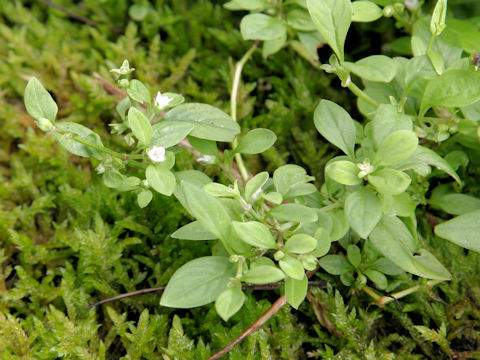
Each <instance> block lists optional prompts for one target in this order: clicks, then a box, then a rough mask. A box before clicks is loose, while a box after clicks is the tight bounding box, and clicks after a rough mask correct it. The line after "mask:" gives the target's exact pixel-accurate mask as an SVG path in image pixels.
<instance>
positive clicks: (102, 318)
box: [0, 0, 480, 359]
mask: <svg viewBox="0 0 480 360" xmlns="http://www.w3.org/2000/svg"><path fill="white" fill-rule="evenodd" d="M457 3H458V4H457ZM457 3H455V2H454V1H452V2H451V7H452V11H453V12H454V13H455V14H458V16H459V17H462V16H463V17H465V16H469V15H470V14H471V13H472V9H473V11H475V9H476V10H477V13H478V5H477V4H475V3H473V2H472V3H468V2H465V4H461V3H460V2H459V1H458V2H457ZM55 4H57V5H61V6H63V7H64V8H66V9H68V10H69V11H71V13H74V14H77V15H81V16H83V17H86V18H88V19H90V20H91V21H93V22H94V24H93V23H90V24H85V22H84V21H82V20H81V19H79V18H78V17H77V18H75V17H72V16H71V14H70V16H68V14H66V13H65V11H61V10H58V9H56V8H54V7H52V6H48V5H51V2H49V1H44V2H28V1H12V2H1V3H0V49H1V50H0V55H1V62H0V66H1V71H0V84H1V89H2V92H1V96H0V102H1V105H0V107H1V109H2V110H3V111H2V112H1V114H0V124H1V131H0V143H1V146H0V179H1V182H0V199H1V205H2V206H1V208H0V244H1V246H0V249H1V250H0V263H1V268H0V293H1V297H0V355H1V357H2V359H57V358H62V357H64V358H67V359H120V358H125V359H143V358H144V359H160V358H163V359H207V358H208V357H209V356H210V355H212V354H213V353H214V352H215V351H217V350H219V349H220V348H222V347H224V346H226V345H227V344H229V343H230V342H231V341H232V340H233V339H235V338H236V337H237V336H238V335H239V334H240V333H241V332H242V331H243V330H244V329H245V328H247V327H248V326H249V325H250V324H251V323H252V322H254V321H255V320H256V319H257V318H258V317H259V316H261V315H262V314H263V313H264V312H265V311H266V310H267V309H268V307H269V306H270V304H271V303H272V302H273V301H275V300H276V298H277V297H278V295H279V292H278V291H261V292H257V291H250V292H247V300H246V304H245V306H244V309H243V310H242V311H241V312H239V313H238V314H237V315H235V316H234V317H233V318H232V319H231V320H229V321H228V322H223V321H221V319H220V318H219V317H218V316H217V314H216V313H215V309H214V306H213V305H208V306H205V307H201V308H195V309H191V310H173V309H169V308H164V307H160V306H159V295H158V294H149V295H142V296H137V297H132V298H127V299H123V300H119V301H116V302H113V303H110V304H107V305H103V306H100V307H97V308H94V309H85V307H86V306H87V305H89V304H90V303H92V302H95V301H97V300H99V299H102V298H106V297H109V296H115V295H117V294H119V293H123V292H129V291H134V290H138V289H142V288H148V287H157V286H163V285H165V284H166V283H167V282H168V280H169V279H170V277H171V276H172V274H173V273H174V272H175V270H176V269H177V268H179V267H180V266H181V265H182V264H184V263H186V262H187V261H189V260H191V259H193V258H195V257H198V256H201V255H202V254H204V255H207V254H208V253H209V247H207V245H206V244H205V243H204V242H190V241H184V242H182V241H178V240H175V239H172V238H171V237H170V236H169V235H170V234H172V233H173V232H174V231H175V230H176V229H177V228H179V227H180V226H181V225H183V224H185V223H187V222H188V217H187V214H186V212H185V211H184V210H183V208H182V207H181V206H180V205H179V204H178V203H177V202H176V201H175V200H174V199H173V198H168V197H164V196H162V195H158V194H157V195H155V197H154V199H153V201H152V204H151V205H150V206H149V207H148V208H146V209H139V208H138V206H137V204H136V198H135V196H133V195H132V194H128V193H119V192H115V191H112V190H111V189H108V188H106V187H105V186H104V185H103V184H102V183H101V181H100V179H99V177H98V176H97V175H96V174H95V173H94V170H93V169H94V167H93V166H92V164H91V163H90V162H89V161H86V160H84V159H82V158H78V157H75V156H72V155H69V154H68V153H67V152H66V151H65V150H63V148H61V147H59V146H58V144H57V143H56V142H55V140H54V139H53V137H51V136H45V135H44V134H43V133H41V132H40V131H38V129H36V128H35V127H33V120H32V119H31V117H30V116H29V115H28V114H27V113H26V112H25V108H24V105H23V100H22V96H23V91H24V88H25V84H26V80H28V79H29V78H30V77H31V76H36V77H38V78H39V79H41V80H42V83H43V84H44V85H45V86H46V88H47V89H48V90H49V91H50V93H51V94H52V96H53V97H54V98H55V100H56V102H57V104H58V105H59V118H61V119H62V120H66V121H72V122H78V123H82V124H84V125H86V126H88V127H89V128H91V129H95V130H96V131H97V132H99V133H100V134H102V138H103V139H107V141H108V142H109V143H110V145H112V146H114V147H115V146H116V147H119V148H121V147H122V146H123V144H122V143H121V139H120V137H116V136H113V135H110V134H109V129H108V126H107V124H108V123H110V122H112V117H113V115H112V114H113V113H114V112H113V108H114V106H115V101H116V98H115V96H114V95H112V94H109V93H108V92H107V91H105V89H104V88H103V86H101V84H99V83H98V82H97V81H96V80H95V77H94V76H93V74H94V73H95V72H96V73H99V74H100V75H101V76H102V77H104V78H105V79H107V80H108V81H110V82H111V83H112V84H114V79H113V76H112V74H110V73H109V69H110V68H113V67H117V66H118V65H119V64H120V63H121V61H122V60H123V59H125V58H126V59H129V61H130V62H131V63H132V64H133V66H134V67H135V68H136V69H137V70H136V76H137V77H138V78H139V79H140V80H141V81H143V82H145V83H147V84H149V85H150V86H151V88H158V89H160V90H162V91H164V90H165V91H176V92H179V93H182V94H184V95H185V96H186V97H187V98H188V99H189V100H192V101H198V102H205V103H208V104H213V105H215V106H218V107H220V108H222V109H225V110H226V111H227V110H228V107H229V104H228V101H229V93H228V91H229V90H228V89H229V88H230V86H231V81H232V80H231V76H230V72H231V68H230V66H231V65H229V59H232V60H230V63H232V62H233V59H239V58H241V56H242V55H243V54H244V53H245V51H246V50H247V49H248V46H249V44H247V43H246V42H245V41H244V40H242V37H241V35H240V33H239V31H238V30H237V29H238V24H239V22H240V19H241V16H239V15H238V14H235V13H232V12H229V11H227V10H225V9H224V8H222V6H221V5H222V2H220V1H219V2H214V1H187V0H185V1H183V0H182V1H171V2H170V1H156V2H154V3H153V2H152V6H153V7H154V8H155V9H156V11H151V12H149V13H148V14H142V13H141V11H140V10H139V8H138V7H137V8H135V7H132V5H141V4H140V2H139V3H138V4H136V3H135V2H127V1H104V2H96V1H84V2H81V3H77V2H71V1H67V0H65V1H57V2H55ZM139 11H140V13H139ZM143 15H145V17H143ZM384 20H385V21H384ZM384 20H382V23H381V24H382V25H381V27H383V29H384V30H385V29H386V30H385V31H382V30H380V31H375V30H374V29H372V28H371V27H364V26H358V27H356V28H354V31H355V35H354V36H355V37H357V36H358V37H357V38H358V39H362V36H363V35H365V34H367V35H370V36H375V37H377V38H378V39H379V41H380V42H385V43H388V41H391V40H392V39H393V38H395V37H396V36H397V34H396V32H395V30H394V28H393V26H392V24H391V22H390V23H389V22H388V20H387V19H384ZM389 37H390V38H389ZM353 42H355V41H353ZM368 44H369V42H368V41H365V40H359V41H358V43H354V44H347V45H348V46H350V47H351V52H350V53H351V54H352V53H353V54H363V55H366V54H368V53H369V47H368ZM387 51H388V49H387ZM375 52H376V51H375ZM243 81H244V83H243V85H242V86H241V88H240V93H239V108H238V114H239V119H240V124H241V126H242V128H244V129H250V128H256V127H259V126H261V127H265V128H268V129H271V130H273V131H274V132H275V133H276V134H277V136H278V137H279V141H278V142H277V144H276V146H275V148H274V149H270V150H269V151H267V152H266V153H264V154H263V155H262V156H253V157H249V158H248V160H247V166H248V167H249V169H251V170H252V172H253V173H256V172H257V171H261V170H262V169H268V170H272V169H275V168H276V167H278V166H279V165H283V164H285V163H287V162H289V161H290V162H294V163H297V164H302V165H304V166H305V167H306V168H307V169H308V171H309V173H310V174H312V175H314V176H316V178H317V181H319V182H321V180H322V179H323V170H324V166H325V164H326V162H327V161H328V160H329V159H330V158H332V157H333V156H334V155H335V152H334V150H333V148H332V147H331V146H329V145H327V144H326V143H324V142H323V140H321V139H320V138H319V136H318V135H317V133H316V131H315V126H314V124H313V121H312V118H313V110H314V107H315V105H316V102H317V100H316V99H318V98H320V97H323V98H328V99H330V100H332V101H335V102H338V103H341V104H342V105H343V106H344V107H345V108H346V109H348V110H350V111H352V112H353V113H355V111H356V110H355V104H354V103H353V101H354V100H353V97H349V95H345V92H344V91H343V90H342V89H340V87H339V86H338V84H336V82H334V81H333V78H332V77H331V76H329V75H325V74H323V73H320V72H318V71H317V70H315V69H313V68H312V67H311V66H310V64H308V62H306V61H305V60H304V59H302V58H300V57H299V56H298V55H297V54H296V53H295V52H293V51H292V50H289V49H285V50H284V51H282V52H280V53H279V54H277V55H276V56H275V57H270V58H268V59H263V58H262V57H261V56H260V55H259V54H255V56H254V57H253V59H252V60H251V61H250V62H249V63H248V66H246V67H245V70H244V78H243ZM103 135H104V136H103ZM177 166H180V167H181V168H183V169H185V168H194V167H196V166H197V165H196V164H195V163H194V162H193V161H192V157H191V155H189V154H188V153H187V152H184V153H181V154H179V155H178V156H177ZM472 169H473V170H472ZM466 171H467V170H465V172H466ZM464 175H465V176H464V178H467V179H471V180H470V182H471V183H472V185H471V188H472V194H475V193H476V194H477V195H478V185H476V186H475V180H474V179H475V177H477V178H478V166H477V168H475V167H471V168H469V173H466V174H464ZM425 211H426V208H424V209H421V210H420V212H419V213H418V214H417V215H418V218H419V223H420V226H421V228H422V231H423V232H422V233H423V234H424V238H423V239H422V241H423V242H424V243H425V245H424V246H425V247H426V248H428V249H430V250H431V251H432V252H434V253H435V255H436V256H437V257H438V258H439V260H440V261H441V262H442V263H443V264H444V265H445V266H447V267H448V269H449V270H450V271H451V273H452V274H454V277H453V279H452V281H450V282H444V283H442V284H440V285H439V286H438V287H436V288H435V289H434V290H431V289H430V288H429V287H428V286H427V284H426V282H422V281H419V280H412V279H411V277H405V278H404V279H402V278H400V279H398V280H397V283H396V284H394V285H395V286H400V285H403V286H405V287H408V286H414V285H419V286H420V290H419V291H417V292H415V293H414V294H412V295H410V296H409V297H406V298H404V299H402V300H401V301H399V302H395V301H391V302H390V303H388V304H387V305H386V306H385V307H383V308H381V309H379V308H376V307H375V306H373V305H372V306H369V302H370V301H371V298H369V297H367V296H366V295H365V294H364V293H357V292H354V291H349V288H347V287H345V286H344V285H342V283H341V282H340V281H339V279H338V277H334V276H330V275H328V274H326V273H320V274H318V275H317V276H318V277H317V279H319V280H326V281H327V282H328V286H326V287H324V288H323V287H320V288H313V289H311V295H310V296H309V301H308V302H306V303H304V304H302V305H301V307H300V309H299V310H298V311H293V309H290V308H287V307H285V308H283V309H282V310H281V311H280V312H279V313H278V314H277V315H276V316H275V317H274V318H272V319H271V320H269V322H268V323H267V324H266V325H265V326H264V327H262V328H261V329H260V330H259V331H257V332H255V333H254V334H252V335H251V336H250V337H249V338H247V339H246V340H245V341H244V342H242V343H241V344H239V345H238V346H237V347H236V348H234V349H233V350H232V351H231V352H230V353H229V355H227V356H226V357H227V358H230V359H304V358H309V357H313V358H315V357H316V358H324V359H417V358H418V359H421V358H428V359H448V358H455V357H456V358H458V359H461V358H479V355H478V347H479V341H480V339H479V335H478V334H479V332H478V330H479V321H480V309H479V302H480V286H479V281H478V273H479V270H480V269H479V266H480V265H479V256H478V255H477V254H476V253H474V252H468V251H464V250H463V249H461V248H459V247H457V246H455V245H453V244H450V243H446V242H445V241H441V240H440V239H438V238H436V237H434V236H433V232H432V226H431V225H432V224H431V221H434V220H435V219H432V218H430V217H428V216H427V215H425V214H426V212H425ZM429 221H430V222H429ZM393 288H394V287H392V289H393Z"/></svg>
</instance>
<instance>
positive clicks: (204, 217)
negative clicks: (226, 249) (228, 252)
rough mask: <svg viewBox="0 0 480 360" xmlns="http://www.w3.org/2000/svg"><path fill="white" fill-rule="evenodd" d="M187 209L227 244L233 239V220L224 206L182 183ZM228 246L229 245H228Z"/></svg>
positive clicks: (206, 228)
mask: <svg viewBox="0 0 480 360" xmlns="http://www.w3.org/2000/svg"><path fill="white" fill-rule="evenodd" d="M180 187H181V190H182V192H183V195H184V196H185V198H184V201H185V205H186V206H185V208H186V209H187V210H188V211H189V212H190V213H191V214H192V215H193V216H194V217H195V218H196V219H197V220H198V221H199V222H200V224H202V226H203V227H204V228H205V230H207V231H209V232H211V233H212V234H214V235H215V236H216V237H218V238H220V239H222V240H223V241H224V242H226V241H227V240H228V239H230V237H231V219H230V216H229V215H228V213H227V211H226V210H225V208H224V207H223V206H222V204H221V203H220V202H219V201H218V200H217V199H215V198H214V197H213V196H211V195H209V194H207V193H206V192H205V191H203V190H202V189H200V188H198V187H197V186H195V185H193V184H190V183H188V182H186V181H182V183H181V185H180ZM227 246H228V244H227Z"/></svg>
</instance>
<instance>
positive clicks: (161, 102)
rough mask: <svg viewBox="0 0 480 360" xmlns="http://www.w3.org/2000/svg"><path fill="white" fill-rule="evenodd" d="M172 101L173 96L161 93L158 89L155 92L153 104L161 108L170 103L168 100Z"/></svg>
mask: <svg viewBox="0 0 480 360" xmlns="http://www.w3.org/2000/svg"><path fill="white" fill-rule="evenodd" d="M172 101H173V98H171V97H168V96H165V95H162V93H161V92H160V91H159V92H157V96H156V97H155V106H156V107H157V108H158V109H159V110H161V109H163V108H165V107H167V106H168V104H170V102H172Z"/></svg>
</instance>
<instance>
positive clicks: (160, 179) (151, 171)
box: [145, 165, 177, 196]
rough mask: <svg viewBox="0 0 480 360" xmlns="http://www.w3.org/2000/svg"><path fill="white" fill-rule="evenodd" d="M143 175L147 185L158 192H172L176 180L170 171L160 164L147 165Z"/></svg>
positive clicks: (170, 193) (169, 193) (166, 193)
mask: <svg viewBox="0 0 480 360" xmlns="http://www.w3.org/2000/svg"><path fill="white" fill-rule="evenodd" d="M145 177H146V178H147V181H148V184H149V186H151V187H152V188H153V189H154V190H156V191H158V192H159V193H160V194H163V195H166V196H170V195H172V194H173V191H174V190H175V185H176V184H177V181H176V179H175V175H173V173H172V172H171V171H169V170H167V169H165V168H164V167H162V166H156V165H148V167H147V170H146V171H145Z"/></svg>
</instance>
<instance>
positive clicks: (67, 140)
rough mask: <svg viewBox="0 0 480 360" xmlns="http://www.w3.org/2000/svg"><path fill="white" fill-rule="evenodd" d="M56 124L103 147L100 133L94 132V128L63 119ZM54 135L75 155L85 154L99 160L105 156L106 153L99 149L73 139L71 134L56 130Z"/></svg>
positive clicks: (58, 127) (59, 127)
mask: <svg viewBox="0 0 480 360" xmlns="http://www.w3.org/2000/svg"><path fill="white" fill-rule="evenodd" d="M55 126H56V127H57V129H60V130H63V131H66V132H68V133H71V134H73V135H74V136H78V137H79V138H82V139H84V140H87V141H89V142H91V143H94V144H96V145H98V146H101V147H103V144H102V140H101V139H100V136H98V134H96V133H94V132H93V131H92V130H90V129H89V128H87V127H85V126H83V125H81V124H77V123H73V122H68V121H63V122H58V123H56V124H55ZM53 136H54V137H55V139H56V140H57V141H58V143H59V144H60V145H62V146H63V147H64V148H65V149H67V150H68V151H69V152H71V153H72V154H74V155H77V156H83V157H93V158H95V159H98V160H102V159H103V157H104V155H103V154H102V153H101V152H99V151H98V150H96V149H94V148H92V147H89V146H86V145H84V144H81V143H79V142H78V141H76V140H75V139H72V137H71V136H68V135H64V134H60V133H58V132H54V133H53Z"/></svg>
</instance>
